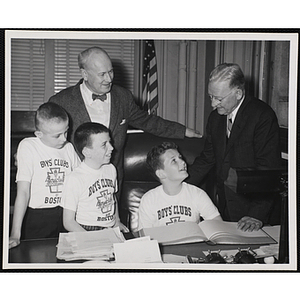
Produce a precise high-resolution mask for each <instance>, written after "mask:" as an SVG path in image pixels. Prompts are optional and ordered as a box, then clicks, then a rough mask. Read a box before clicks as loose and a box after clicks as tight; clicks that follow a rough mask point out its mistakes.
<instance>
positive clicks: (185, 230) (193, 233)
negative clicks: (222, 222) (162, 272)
mask: <svg viewBox="0 0 300 300" xmlns="http://www.w3.org/2000/svg"><path fill="white" fill-rule="evenodd" d="M142 234H143V235H145V236H147V235H149V236H150V237H151V239H155V240H157V241H158V242H159V243H161V244H163V245H172V244H183V243H194V242H202V241H205V240H207V238H206V236H205V234H204V233H203V231H202V230H201V228H200V227H199V226H198V224H197V223H194V222H178V223H175V224H172V225H168V226H160V227H152V228H144V229H143V233H142Z"/></svg>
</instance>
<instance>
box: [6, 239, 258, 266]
mask: <svg viewBox="0 0 300 300" xmlns="http://www.w3.org/2000/svg"><path fill="white" fill-rule="evenodd" d="M57 243H58V239H56V238H52V239H37V240H24V241H22V242H21V244H20V245H19V246H17V247H15V248H12V249H10V250H9V260H8V261H9V263H38V264H39V263H61V262H65V261H60V260H58V259H57V258H56V251H57V248H56V245H57ZM260 246H261V245H209V244H207V243H204V242H202V243H190V244H180V245H169V246H160V251H161V254H175V255H181V256H186V255H190V256H192V257H195V258H205V254H204V253H203V251H208V250H211V251H212V252H217V251H219V250H230V249H231V250H237V251H238V248H240V249H247V248H248V247H251V249H257V248H259V247H260Z"/></svg>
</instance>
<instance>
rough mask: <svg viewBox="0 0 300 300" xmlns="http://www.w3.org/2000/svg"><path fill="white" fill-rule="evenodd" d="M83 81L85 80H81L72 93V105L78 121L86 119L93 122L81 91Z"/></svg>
mask: <svg viewBox="0 0 300 300" xmlns="http://www.w3.org/2000/svg"><path fill="white" fill-rule="evenodd" d="M82 81H83V80H82V79H81V80H80V81H79V82H78V83H77V85H76V86H75V88H74V89H73V91H72V96H73V99H72V103H71V105H72V108H73V111H74V113H73V115H74V118H75V119H77V120H80V119H84V120H87V121H91V118H90V116H89V113H88V111H87V109H86V107H85V103H84V100H83V98H82V95H81V91H80V84H81V83H82Z"/></svg>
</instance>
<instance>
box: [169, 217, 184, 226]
mask: <svg viewBox="0 0 300 300" xmlns="http://www.w3.org/2000/svg"><path fill="white" fill-rule="evenodd" d="M178 222H185V221H184V220H180V217H171V218H170V222H166V225H170V224H174V223H178Z"/></svg>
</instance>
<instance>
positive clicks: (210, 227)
mask: <svg viewBox="0 0 300 300" xmlns="http://www.w3.org/2000/svg"><path fill="white" fill-rule="evenodd" d="M199 227H201V229H202V231H203V232H204V233H205V235H206V236H207V238H208V239H209V240H210V241H212V242H215V243H218V244H271V243H276V241H275V240H273V239H272V238H271V237H270V236H269V235H268V234H267V233H265V232H264V231H263V230H257V231H252V232H249V231H242V230H240V229H238V228H237V222H224V221H217V220H207V221H203V222H201V223H200V224H199Z"/></svg>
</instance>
